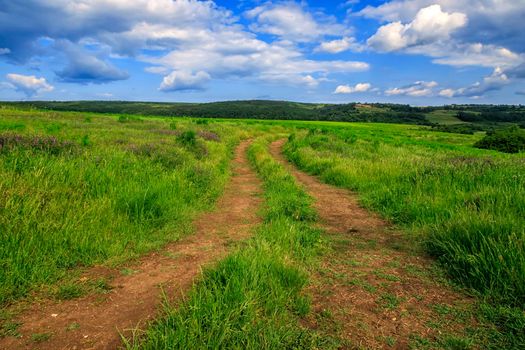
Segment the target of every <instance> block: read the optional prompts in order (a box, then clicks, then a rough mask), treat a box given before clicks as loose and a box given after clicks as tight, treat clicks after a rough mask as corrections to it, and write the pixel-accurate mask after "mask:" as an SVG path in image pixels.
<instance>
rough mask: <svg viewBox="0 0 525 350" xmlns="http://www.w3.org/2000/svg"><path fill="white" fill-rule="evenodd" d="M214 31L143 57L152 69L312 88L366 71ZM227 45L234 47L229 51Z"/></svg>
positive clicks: (361, 65) (362, 67) (248, 37)
mask: <svg viewBox="0 0 525 350" xmlns="http://www.w3.org/2000/svg"><path fill="white" fill-rule="evenodd" d="M216 35H218V34H217V33H215V34H213V35H212V36H211V37H210V38H209V39H206V41H204V42H196V43H194V44H191V45H190V44H188V45H187V46H185V48H184V49H183V50H172V51H170V52H169V53H167V54H166V55H164V56H161V57H151V56H143V57H141V59H142V60H144V61H145V62H149V63H151V64H153V65H154V67H153V71H156V72H159V73H162V72H165V71H172V70H183V71H189V72H196V71H204V72H206V73H208V74H209V75H210V77H211V78H219V79H223V78H229V77H254V78H256V79H259V80H263V81H268V82H277V83H288V84H294V85H304V84H307V85H308V86H310V87H312V86H315V85H317V84H318V82H319V81H320V78H317V77H316V76H326V75H327V74H329V73H334V72H347V73H348V72H359V71H365V70H367V69H368V68H369V65H368V64H367V63H364V62H359V61H343V60H332V61H318V60H309V59H306V58H305V57H304V55H303V53H301V52H300V51H299V50H298V49H296V48H295V47H294V46H287V45H282V44H281V43H266V42H264V41H261V40H258V39H256V38H254V37H252V36H251V35H249V34H242V33H235V35H224V36H223V37H222V40H214V39H215V38H216ZM228 47H232V48H235V50H230V49H229V48H228Z"/></svg>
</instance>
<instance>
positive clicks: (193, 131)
mask: <svg viewBox="0 0 525 350" xmlns="http://www.w3.org/2000/svg"><path fill="white" fill-rule="evenodd" d="M359 108H365V107H362V106H361V107H359ZM437 112H438V111H436V113H437ZM371 113H372V112H371ZM446 114H447V115H448V117H450V116H451V113H446ZM437 117H438V119H440V120H441V121H443V120H444V121H445V122H447V123H452V122H455V121H454V120H452V119H450V118H448V117H447V116H443V115H439V116H437ZM445 117H447V118H448V119H447V118H445ZM248 137H250V138H252V137H255V140H256V141H255V142H254V143H253V144H252V146H251V147H250V149H249V158H250V161H251V163H252V165H253V167H254V169H256V171H257V173H258V174H259V176H260V178H261V179H262V181H263V185H264V201H265V204H264V209H263V210H262V213H261V216H262V217H263V219H264V220H263V223H262V224H261V225H259V226H258V227H256V228H255V229H254V237H253V238H252V239H250V240H248V241H247V242H245V243H244V245H243V246H242V248H241V249H235V250H233V251H232V253H231V254H230V255H229V256H228V257H226V258H225V259H224V260H222V261H220V262H219V263H218V264H217V265H215V266H214V267H210V268H208V269H206V270H205V271H204V273H203V275H202V276H201V278H200V279H199V281H198V283H197V284H196V285H195V286H194V288H193V289H192V290H191V291H190V292H189V294H188V296H187V298H186V299H185V300H184V302H183V303H182V304H180V303H179V304H171V303H169V302H166V305H165V307H164V312H163V315H162V316H161V317H160V318H159V319H157V320H156V321H155V322H153V323H152V324H151V326H149V327H146V329H145V330H144V333H140V334H137V337H136V338H134V339H131V340H129V342H128V343H127V344H126V346H127V347H128V348H130V349H139V348H140V349H163V348H166V349H167V348H204V347H208V348H233V349H236V348H238V349H241V348H243V349H244V348H276V347H278V346H279V347H284V348H323V349H325V348H337V347H338V346H341V345H342V343H341V342H340V340H339V339H334V338H332V337H330V336H326V335H323V334H322V333H321V332H319V331H318V330H313V329H308V328H306V327H305V326H304V325H302V324H301V322H300V321H301V320H302V318H303V317H304V316H305V315H306V314H308V313H309V312H310V299H309V296H308V294H307V293H306V292H305V287H306V286H308V284H309V274H310V273H311V272H312V271H314V270H315V269H316V268H317V267H316V266H317V265H316V259H317V257H318V256H319V254H322V253H323V250H324V248H325V247H326V243H327V242H326V241H325V240H324V239H323V232H322V231H321V230H320V229H319V228H317V226H316V224H317V223H318V220H317V216H316V213H315V211H314V210H313V209H312V206H311V204H312V198H310V197H309V196H308V195H307V194H306V193H305V191H304V189H303V188H302V187H301V186H298V184H297V183H296V181H295V180H294V178H293V177H292V176H291V175H290V174H289V173H288V172H287V171H286V170H285V169H284V168H283V167H282V166H281V165H279V164H278V163H277V162H276V161H275V160H274V159H273V158H272V157H271V155H270V154H269V153H268V150H267V146H268V143H269V142H270V141H271V140H275V139H276V138H278V137H280V138H285V137H289V139H288V140H289V142H288V143H287V145H286V146H285V155H286V156H287V158H288V159H289V160H290V161H292V162H293V163H295V164H296V165H297V166H298V167H299V168H300V169H302V170H304V171H306V172H308V173H311V174H314V175H318V176H319V177H320V179H321V180H322V181H324V182H327V183H330V184H333V185H336V186H340V187H344V188H348V189H351V190H353V191H355V192H356V193H357V194H358V196H359V198H360V202H361V203H362V205H363V206H365V207H366V208H369V209H370V210H372V211H374V212H377V213H379V214H380V215H381V216H382V217H384V218H386V219H388V220H389V221H391V222H392V223H394V224H395V225H397V227H398V228H400V229H402V230H403V232H404V233H405V234H406V237H407V240H410V241H412V242H414V243H415V244H414V246H417V247H420V248H421V249H420V250H419V253H421V254H424V253H423V250H422V249H424V251H425V252H426V253H428V254H430V255H431V256H433V257H434V258H435V259H436V260H437V261H438V262H439V263H440V265H441V266H442V267H443V270H444V271H446V273H447V275H448V277H450V279H451V280H452V281H453V282H454V283H455V284H456V285H457V286H458V287H459V288H463V289H465V290H466V292H467V293H469V294H471V295H474V298H475V300H478V301H479V302H477V303H476V305H477V306H476V307H478V310H477V311H476V312H475V313H473V316H472V317H474V318H476V319H477V320H478V322H479V323H480V327H481V325H483V327H487V328H486V329H489V330H490V331H486V332H485V331H483V333H484V334H483V337H484V338H483V340H484V341H485V340H486V341H487V342H488V343H490V344H491V346H490V348H498V347H500V348H501V347H507V348H520V346H521V345H523V344H524V343H525V334H524V333H523V328H524V327H525V314H524V313H523V310H524V308H525V176H524V174H525V158H524V155H523V153H517V154H504V153H499V152H496V151H489V150H480V149H476V148H474V147H473V145H474V143H475V142H476V141H478V140H480V139H481V138H482V137H483V134H482V133H476V134H474V135H463V134H457V133H442V132H437V131H432V130H430V128H429V127H426V126H417V125H401V124H378V123H345V122H328V121H316V122H308V121H291V120H287V121H274V120H266V121H256V120H229V119H221V120H208V119H194V118H160V117H143V116H142V117H141V116H134V115H123V114H119V115H111V114H94V113H88V112H53V111H40V110H29V109H17V108H14V107H3V108H1V109H0V194H1V196H0V266H1V267H2V268H1V269H0V304H1V305H8V304H13V303H16V301H17V300H19V299H21V298H22V299H23V298H24V297H26V296H28V295H31V293H37V294H38V293H44V295H45V296H47V297H51V298H58V299H61V298H63V299H67V298H75V297H77V296H80V295H81V294H82V293H89V290H82V289H81V288H80V287H79V286H78V284H76V283H75V281H76V280H78V278H77V277H78V276H79V273H80V271H82V270H83V269H85V268H87V267H90V266H93V265H97V264H104V265H111V266H115V265H118V264H120V263H122V262H124V261H127V260H130V259H133V258H136V257H139V256H141V255H143V254H144V253H146V252H149V251H153V250H158V249H161V248H162V247H163V246H164V245H165V244H166V243H167V242H170V241H174V240H176V239H178V238H179V237H181V236H183V235H187V234H191V227H192V226H191V223H192V220H193V218H194V217H195V215H196V214H197V213H199V212H202V211H205V210H209V209H211V208H212V207H213V205H214V203H215V201H216V199H217V198H218V197H219V196H220V194H221V193H222V191H223V188H224V185H225V184H226V182H227V181H228V179H229V176H230V168H229V164H230V160H231V157H232V154H233V153H232V151H233V149H234V148H235V146H236V145H237V144H238V142H239V140H241V139H244V138H248ZM327 288H329V286H327ZM1 316H2V315H1V314H0V320H1ZM469 317H470V316H469ZM480 329H482V330H484V329H485V328H482V327H481V328H480ZM479 333H480V331H479V330H477V331H473V334H478V335H479ZM491 337H493V338H491ZM489 338H490V339H489ZM477 339H481V338H480V337H478V338H477ZM488 343H487V344H488ZM467 348H468V347H467Z"/></svg>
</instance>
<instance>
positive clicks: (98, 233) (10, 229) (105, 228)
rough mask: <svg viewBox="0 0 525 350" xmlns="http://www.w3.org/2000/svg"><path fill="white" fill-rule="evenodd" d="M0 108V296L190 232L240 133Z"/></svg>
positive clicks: (219, 183)
mask: <svg viewBox="0 0 525 350" xmlns="http://www.w3.org/2000/svg"><path fill="white" fill-rule="evenodd" d="M0 113H1V117H0V194H1V196H0V247H1V249H0V265H1V266H2V268H1V269H0V303H5V302H8V301H10V300H14V299H16V298H18V297H21V296H24V295H26V294H27V292H28V291H30V290H31V289H34V288H36V287H39V286H42V285H44V286H45V285H53V284H54V283H55V282H56V281H57V280H59V279H61V278H63V277H65V276H67V275H68V274H69V272H68V271H70V270H71V269H74V268H78V267H83V266H90V265H93V264H98V263H117V262H119V261H124V260H126V259H129V258H132V257H137V256H139V255H140V254H143V253H145V252H147V251H150V250H152V249H156V248H159V247H161V246H163V245H164V244H165V243H166V242H168V241H172V240H175V239H177V238H178V237H180V236H181V235H183V234H186V233H188V232H189V230H190V226H189V224H190V223H191V218H192V217H193V216H194V214H195V213H196V212H199V211H202V210H205V209H209V208H210V207H211V206H213V203H214V201H215V199H216V198H217V197H218V196H219V195H220V194H221V191H222V188H223V185H224V183H225V182H226V181H227V179H228V176H229V168H228V164H229V159H230V156H231V152H232V149H233V147H234V146H235V144H236V143H237V142H238V140H239V137H241V136H243V135H244V136H245V132H244V131H242V130H241V129H239V128H237V127H234V126H232V125H228V123H221V124H220V125H219V124H210V125H208V124H204V123H205V122H202V121H198V120H195V121H191V120H184V121H183V120H176V119H170V120H166V119H164V120H162V119H154V118H148V119H141V118H139V117H120V118H119V117H118V116H97V115H90V114H86V113H82V114H79V113H55V112H39V111H18V110H13V109H2V110H1V111H0ZM64 288H65V290H62V291H60V290H58V291H54V292H56V293H59V294H60V293H63V292H68V288H69V289H71V288H73V289H75V288H74V286H69V287H67V286H66V287H64ZM69 292H71V291H69ZM73 292H74V293H73V294H78V293H79V291H73Z"/></svg>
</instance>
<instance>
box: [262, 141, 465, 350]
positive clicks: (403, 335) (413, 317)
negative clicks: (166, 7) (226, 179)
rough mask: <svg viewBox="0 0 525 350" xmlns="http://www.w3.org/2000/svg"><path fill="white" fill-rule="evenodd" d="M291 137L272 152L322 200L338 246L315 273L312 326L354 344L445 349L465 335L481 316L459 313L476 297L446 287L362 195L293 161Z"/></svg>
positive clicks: (323, 214) (318, 207) (346, 344)
mask: <svg viewBox="0 0 525 350" xmlns="http://www.w3.org/2000/svg"><path fill="white" fill-rule="evenodd" d="M284 142H285V141H284V140H279V141H276V142H274V143H272V144H271V146H270V152H271V154H272V155H273V157H274V158H275V159H277V160H278V161H279V162H281V163H282V164H283V165H284V166H285V167H287V169H289V171H290V172H291V173H292V174H293V175H294V176H295V177H296V179H297V180H298V181H299V182H300V183H301V184H302V185H303V186H304V187H305V189H306V190H307V192H308V193H309V194H310V195H311V196H312V197H313V198H314V199H315V204H314V205H315V208H316V210H317V212H318V213H319V216H320V219H321V226H322V227H323V228H324V229H325V230H326V232H328V233H329V241H330V243H331V248H332V249H331V251H330V252H329V253H327V254H326V255H325V256H324V257H323V260H322V262H321V268H320V269H319V270H318V271H314V272H313V275H314V281H313V284H312V286H311V287H310V288H309V289H310V290H309V292H310V294H311V295H312V296H313V302H312V304H313V311H314V312H313V313H312V315H310V316H308V317H307V319H305V320H304V323H305V325H306V326H308V327H310V328H314V329H318V330H319V331H321V332H323V333H328V334H330V335H332V336H335V337H336V338H338V339H341V340H343V344H344V345H343V348H347V349H381V348H385V349H408V348H427V347H426V346H428V344H429V343H430V344H431V348H441V347H442V345H443V342H444V341H447V339H452V338H451V337H456V336H461V335H463V334H464V332H465V328H466V327H468V326H471V325H472V324H473V323H475V321H474V320H472V319H470V318H469V316H466V318H467V319H465V318H461V317H458V316H457V315H458V314H463V313H461V312H460V310H463V309H466V308H468V306H469V304H470V303H471V300H470V299H469V298H467V297H465V296H463V295H462V294H460V293H457V292H455V291H453V290H452V288H451V287H449V286H446V285H445V284H444V283H443V280H440V278H439V276H440V275H439V273H438V272H436V271H434V270H432V269H431V267H432V266H434V265H433V262H432V261H431V260H430V259H428V258H425V257H422V256H418V255H416V254H412V253H411V252H410V249H406V245H407V240H406V238H403V237H402V235H400V234H399V232H396V231H395V230H393V229H392V228H391V227H390V225H389V224H388V223H387V222H385V221H384V220H382V219H381V218H379V217H378V216H377V215H374V214H373V213H370V212H369V211H367V210H365V209H363V208H361V207H360V206H359V204H358V200H357V197H356V195H355V194H353V193H351V192H350V191H347V190H345V189H341V188H336V187H334V186H330V185H327V184H324V183H322V182H321V181H320V180H318V179H317V178H316V177H314V176H310V175H308V174H305V173H304V172H301V171H299V170H297V169H296V168H295V167H294V166H292V165H291V164H290V163H289V162H288V161H287V160H286V159H285V158H284V157H283V155H282V147H283V145H284ZM456 311H458V312H456ZM446 337H449V338H446ZM440 342H441V343H440ZM433 346H435V347H433Z"/></svg>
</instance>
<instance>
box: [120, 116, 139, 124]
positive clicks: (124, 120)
mask: <svg viewBox="0 0 525 350" xmlns="http://www.w3.org/2000/svg"><path fill="white" fill-rule="evenodd" d="M117 120H118V122H119V123H129V122H142V121H143V119H142V118H140V117H138V116H136V115H119V117H118V119H117Z"/></svg>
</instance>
